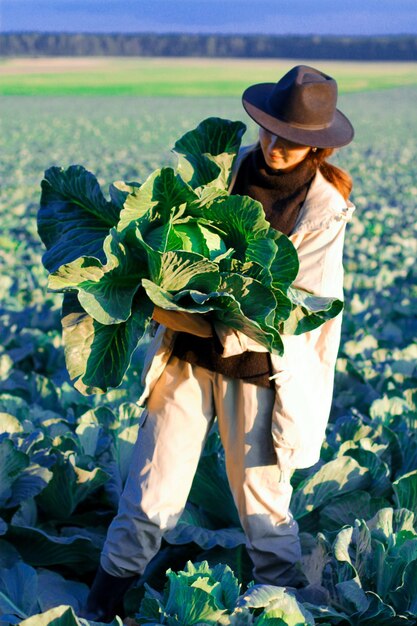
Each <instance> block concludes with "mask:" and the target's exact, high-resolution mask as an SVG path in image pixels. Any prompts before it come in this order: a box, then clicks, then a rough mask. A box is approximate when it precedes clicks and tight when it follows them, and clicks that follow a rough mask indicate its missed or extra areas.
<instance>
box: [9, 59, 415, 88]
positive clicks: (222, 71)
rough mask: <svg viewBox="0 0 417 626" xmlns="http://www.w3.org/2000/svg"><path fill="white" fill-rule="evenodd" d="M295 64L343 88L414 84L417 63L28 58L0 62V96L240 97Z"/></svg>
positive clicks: (273, 78) (389, 86)
mask: <svg viewBox="0 0 417 626" xmlns="http://www.w3.org/2000/svg"><path fill="white" fill-rule="evenodd" d="M298 63H305V64H306V65H312V66H318V67H320V68H321V69H323V71H325V72H328V73H329V74H330V75H332V76H334V77H335V78H336V79H337V81H338V83H339V88H340V92H341V93H349V92H357V91H369V90H375V89H387V88H393V87H402V86H412V85H417V63H412V62H410V63H406V62H399V63H393V62H391V63H388V62H381V63H378V62H364V63H361V62H351V61H349V62H343V61H340V62H339V61H324V60H320V61H311V60H309V61H307V62H306V61H303V60H299V61H297V60H294V59H194V58H120V57H119V58H112V57H110V58H107V57H89V58H65V57H63V58H28V59H21V58H19V59H3V60H2V62H0V95H25V96H27V95H42V96H54V95H60V96H62V95H73V96H74V95H83V96H87V95H89V96H94V95H96V96H100V95H101V96H110V95H112V96H114V95H119V96H164V97H166V96H211V97H214V96H216V97H225V96H237V97H239V96H240V94H241V93H242V91H243V90H244V88H245V87H247V86H248V85H249V84H251V83H257V82H271V81H273V80H275V77H276V78H278V77H279V76H282V75H283V74H284V73H285V72H286V71H287V70H289V69H290V68H291V67H292V66H294V65H297V64H298Z"/></svg>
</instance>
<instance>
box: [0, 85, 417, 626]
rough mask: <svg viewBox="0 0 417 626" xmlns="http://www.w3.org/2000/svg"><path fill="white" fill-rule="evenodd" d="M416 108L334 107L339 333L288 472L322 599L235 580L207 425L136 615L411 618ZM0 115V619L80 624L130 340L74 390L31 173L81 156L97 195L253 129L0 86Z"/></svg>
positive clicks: (236, 563) (130, 381) (133, 428)
mask: <svg viewBox="0 0 417 626" xmlns="http://www.w3.org/2000/svg"><path fill="white" fill-rule="evenodd" d="M416 101H417V88H415V87H403V88H398V89H390V90H381V91H373V92H362V93H350V94H344V95H343V96H342V97H341V99H340V108H341V109H342V110H343V111H344V112H345V113H346V114H347V115H348V116H349V117H350V119H351V120H352V122H353V124H354V126H355V128H356V138H355V141H354V142H353V143H352V144H351V145H350V146H348V147H347V148H344V149H343V150H341V151H340V152H338V153H337V154H336V155H335V162H336V163H337V164H339V165H341V166H342V167H344V168H346V169H347V170H348V171H349V172H350V173H351V175H352V176H353V180H354V191H353V196H352V200H353V202H354V203H355V204H356V207H357V210H356V212H355V213H354V217H353V220H352V222H351V223H350V224H349V225H348V232H347V239H346V248H345V270H346V275H345V296H346V304H345V313H344V325H343V337H342V344H341V350H340V355H339V359H338V364H337V374H336V387H335V394H334V402H333V407H332V414H331V420H330V423H329V427H328V430H327V438H326V441H325V443H324V445H323V448H322V453H321V459H320V462H319V463H318V464H317V465H316V466H315V467H313V468H310V469H306V470H298V471H296V472H295V474H294V475H293V479H292V480H293V486H294V495H293V503H292V510H293V513H294V516H295V518H296V519H297V520H298V523H299V526H300V531H301V538H302V545H303V570H304V573H305V575H306V576H307V578H308V579H309V581H310V582H311V583H313V584H315V585H321V586H322V587H323V589H324V590H325V593H326V594H327V601H326V603H325V604H323V605H314V604H311V603H310V604H309V603H304V604H301V603H300V602H298V601H297V600H296V599H295V597H294V596H293V595H291V594H289V593H287V592H284V590H283V589H282V588H279V587H272V586H260V585H255V586H253V585H252V584H251V574H250V564H249V563H248V557H247V554H246V551H245V548H244V535H243V532H242V530H241V528H240V526H239V522H238V519H237V515H236V511H235V508H234V505H233V503H232V500H231V496H230V493H229V489H228V486H227V480H226V477H225V473H224V467H223V456H222V449H221V445H220V442H219V437H218V434H217V432H216V431H213V432H212V433H211V434H210V437H209V440H208V442H207V445H206V448H205V450H204V453H203V456H202V458H201V461H200V465H199V469H198V472H197V474H196V477H195V480H194V483H193V487H192V490H191V493H190V496H189V502H188V504H187V508H186V510H185V512H184V514H183V516H182V518H181V520H180V522H179V523H178V525H177V527H176V528H175V529H174V530H171V531H169V532H168V533H167V534H166V536H165V539H164V542H163V546H162V548H161V550H160V552H159V554H158V555H157V556H156V557H155V559H154V561H152V562H151V564H150V565H149V567H148V570H147V571H146V573H145V576H144V577H143V578H142V579H141V580H140V581H139V583H138V584H137V585H136V586H135V587H133V588H132V589H131V590H130V591H129V592H128V594H127V595H126V597H125V610H126V613H127V614H128V615H130V616H131V618H132V619H133V618H134V619H135V621H136V622H137V623H139V624H168V625H171V626H173V625H178V626H179V625H183V626H190V625H192V624H213V625H214V624H230V625H232V626H247V625H252V624H253V625H257V626H259V625H265V626H267V625H269V626H278V625H280V626H285V625H287V626H302V625H304V624H307V625H313V624H322V625H326V624H327V625H338V626H373V625H378V626H396V625H397V624H398V625H401V624H404V625H412V624H417V431H416V426H417V280H416V279H417V264H416V258H417V221H416V218H415V216H416V208H417V145H416V140H415V138H416V136H417V117H416V113H415V102H416ZM0 110H1V119H2V120H3V122H2V126H1V133H0V145H1V155H2V158H1V161H0V168H1V176H0V180H1V190H0V193H1V208H0V211H1V215H0V218H1V222H0V223H1V226H0V268H1V270H0V625H1V626H6V625H9V624H24V625H25V626H44V625H45V626H46V625H48V624H53V625H54V626H64V625H65V626H73V625H77V624H87V623H88V622H87V621H86V620H82V619H81V618H78V617H77V613H78V612H79V611H80V607H81V606H82V605H83V603H84V601H85V598H86V595H87V593H88V588H89V585H91V582H92V579H93V576H94V572H95V569H96V567H97V564H98V559H99V554H100V548H101V545H102V543H103V540H104V537H105V533H106V528H107V526H108V524H109V523H110V520H111V519H112V517H113V515H114V514H115V511H116V508H117V502H118V498H119V495H120V493H121V490H122V487H123V483H124V480H125V478H126V474H127V468H128V465H129V458H130V454H131V450H132V445H133V442H134V441H135V439H136V435H137V432H138V429H139V428H140V419H141V413H142V409H141V408H140V407H138V406H137V404H135V401H136V400H137V398H138V397H139V395H140V392H141V384H140V370H141V363H142V359H143V355H144V350H145V348H146V340H145V341H144V344H143V345H142V346H140V347H139V348H138V350H137V351H136V353H135V355H134V362H133V366H132V367H131V368H130V369H129V371H128V374H127V375H126V376H125V378H124V380H123V383H122V385H121V387H119V388H118V389H114V390H112V391H109V392H107V393H105V394H101V395H93V396H89V397H87V396H84V395H81V394H80V393H79V392H78V391H77V390H75V389H74V388H73V387H72V385H71V383H70V381H69V378H68V374H67V372H66V369H65V364H64V357H63V347H62V338H61V326H60V304H61V295H60V294H54V293H49V292H47V291H46V283H47V272H46V270H45V269H44V267H43V265H42V263H41V256H42V254H43V252H44V247H43V245H42V243H41V241H40V238H39V236H38V234H37V230H36V214H37V210H38V205H39V197H40V182H41V180H42V177H43V173H44V171H45V170H46V169H48V168H49V167H51V166H53V165H59V166H62V167H68V166H69V165H71V164H80V165H83V166H84V167H86V168H87V169H88V170H90V171H92V172H94V173H95V174H96V176H97V177H98V179H99V182H100V184H101V186H102V189H105V190H106V189H107V188H108V186H109V184H110V183H112V182H113V181H115V180H118V179H119V180H125V181H138V182H143V181H144V180H145V178H146V177H147V176H148V174H149V173H150V172H151V171H152V170H154V169H156V168H158V167H160V166H162V165H172V164H173V163H174V160H173V156H172V154H171V152H170V148H171V147H172V146H173V145H174V142H175V141H176V140H177V139H178V138H179V137H180V136H181V135H182V134H184V133H185V132H186V131H188V130H189V129H191V128H193V127H195V126H196V125H197V124H198V123H199V122H200V121H201V120H202V119H204V118H207V117H209V116H219V117H223V118H227V119H230V120H241V121H243V122H244V123H245V124H247V125H248V131H247V133H246V135H245V138H244V142H243V143H250V142H251V141H252V140H253V139H254V137H255V127H254V125H252V123H251V122H250V121H249V120H248V119H247V118H246V116H245V114H244V111H243V109H242V108H241V106H240V103H239V99H238V98H229V97H224V98H217V97H216V98H215V97H212V98H199V97H195V98H180V97H176V98H164V97H159V98H151V97H147V98H145V97H143V98H141V97H128V96H123V97H118V96H114V97H71V98H69V97H55V98H54V97H49V98H42V97H34V96H33V97H32V96H20V97H18V96H16V97H15V96H7V97H3V99H2V101H1V102H0ZM311 401H312V402H314V398H312V399H311ZM167 570H169V571H168V574H166V571H167ZM145 583H146V586H145ZM116 623H117V624H121V623H122V622H121V619H120V618H117V619H116V620H115V624H116Z"/></svg>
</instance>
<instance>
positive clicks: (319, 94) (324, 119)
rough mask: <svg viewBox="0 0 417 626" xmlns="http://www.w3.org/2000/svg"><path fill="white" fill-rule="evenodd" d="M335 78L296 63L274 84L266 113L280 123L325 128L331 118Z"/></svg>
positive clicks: (334, 100) (333, 104) (332, 115)
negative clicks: (280, 121)
mask: <svg viewBox="0 0 417 626" xmlns="http://www.w3.org/2000/svg"><path fill="white" fill-rule="evenodd" d="M336 102H337V84H336V81H335V80H334V79H333V78H331V76H328V75H327V74H324V73H323V72H319V71H318V70H316V69H314V68H312V67H308V66H307V65H297V66H296V67H293V68H292V69H291V70H290V71H289V72H287V74H285V76H283V77H282V78H281V79H280V80H279V81H278V82H277V83H276V85H275V86H274V88H273V90H272V92H271V94H270V96H269V98H268V99H267V101H266V107H267V110H268V112H269V113H270V114H271V115H273V116H274V117H276V118H277V119H279V120H282V121H283V122H286V123H288V124H293V125H297V126H300V127H304V128H308V127H310V128H311V129H320V128H326V127H327V126H329V125H330V124H331V123H332V122H333V119H334V115H335V112H336Z"/></svg>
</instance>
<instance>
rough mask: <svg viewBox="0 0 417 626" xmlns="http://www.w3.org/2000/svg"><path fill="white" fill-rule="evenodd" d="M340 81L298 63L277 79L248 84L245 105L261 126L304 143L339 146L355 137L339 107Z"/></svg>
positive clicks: (244, 94)
mask: <svg viewBox="0 0 417 626" xmlns="http://www.w3.org/2000/svg"><path fill="white" fill-rule="evenodd" d="M336 101H337V83H336V81H335V80H334V79H333V78H332V77H331V76H328V75H327V74H324V73H323V72H319V70H316V69H314V68H313V67H308V66H307V65H296V66H295V67H293V68H292V69H291V70H290V71H289V72H287V74H285V76H283V77H282V78H281V79H280V80H279V81H278V82H277V83H259V84H257V85H251V86H250V87H248V88H247V89H246V90H245V91H244V93H243V96H242V102H243V106H244V108H245V110H246V112H247V113H248V115H250V117H251V118H252V119H253V120H255V122H256V123H257V124H259V126H262V128H265V129H266V130H268V131H269V132H271V133H272V134H273V135H278V136H279V137H282V138H283V139H288V140H289V141H293V142H294V143H299V144H301V145H304V146H315V147H317V148H337V147H340V146H345V145H346V144H348V143H350V142H351V141H352V139H353V135H354V130H353V126H352V124H351V123H350V122H349V120H348V119H347V117H346V116H345V115H343V113H342V112H341V111H339V109H336Z"/></svg>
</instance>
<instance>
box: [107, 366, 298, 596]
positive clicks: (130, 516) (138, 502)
mask: <svg viewBox="0 0 417 626" xmlns="http://www.w3.org/2000/svg"><path fill="white" fill-rule="evenodd" d="M274 395H275V394H274V391H273V390H272V389H267V388H263V387H258V386H255V385H253V384H249V383H245V382H242V381H241V380H232V379H230V378H227V377H225V376H223V375H221V374H218V373H216V372H211V371H209V370H207V369H205V368H202V367H199V366H195V365H191V364H190V363H187V362H185V361H181V360H179V359H177V358H176V357H171V359H170V361H169V363H168V365H167V367H166V368H165V370H164V372H163V373H162V375H161V378H160V379H159V380H158V382H157V383H156V385H155V387H154V389H153V391H152V393H151V396H150V397H149V399H148V403H147V412H146V418H145V421H144V423H143V425H142V426H141V428H140V429H139V436H138V440H137V442H136V444H135V448H134V452H133V458H132V462H131V467H130V472H129V475H128V478H127V482H126V485H125V489H124V491H123V494H122V496H121V499H120V504H119V510H118V514H117V516H116V517H115V518H114V520H113V522H112V523H111V525H110V527H109V531H108V535H107V539H106V542H105V545H104V549H103V552H102V556H101V565H102V567H103V568H104V569H105V570H106V571H107V572H108V573H109V574H112V575H114V576H122V577H125V576H131V575H133V574H141V573H143V572H144V570H145V567H146V565H147V564H148V562H149V561H150V560H151V558H152V557H153V556H154V555H155V554H156V553H157V551H158V550H159V547H160V543H161V539H162V535H163V532H164V531H165V530H167V529H169V528H172V527H174V526H175V524H176V522H177V520H178V518H179V517H180V515H181V513H182V511H183V509H184V506H185V503H186V500H187V497H188V494H189V491H190V488H191V484H192V481H193V477H194V474H195V471H196V469H197V464H198V461H199V458H200V455H201V452H202V450H203V447H204V443H205V441H206V438H207V435H208V432H209V430H210V427H211V425H212V423H213V420H214V418H215V416H217V420H218V427H219V432H220V436H221V440H222V443H223V446H224V450H225V460H226V471H227V476H228V480H229V484H230V488H231V491H232V494H233V497H234V501H235V503H236V507H237V510H238V513H239V518H240V521H241V524H242V527H243V529H244V531H245V535H246V538H247V548H248V552H249V555H250V557H251V559H252V561H253V565H254V569H253V575H254V578H255V581H256V582H258V583H268V584H275V585H293V584H297V582H298V573H297V570H296V568H295V567H294V564H295V563H296V562H297V561H299V559H300V557H301V551H300V542H299V538H298V526H297V523H296V522H295V520H294V519H293V518H292V515H291V513H290V511H289V504H290V498H291V493H292V488H291V485H290V482H289V478H290V472H288V473H287V474H286V475H285V473H284V472H282V471H280V470H279V469H278V467H277V463H276V453H275V450H274V445H273V439H272V436H271V414H272V407H273V403H274Z"/></svg>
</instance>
